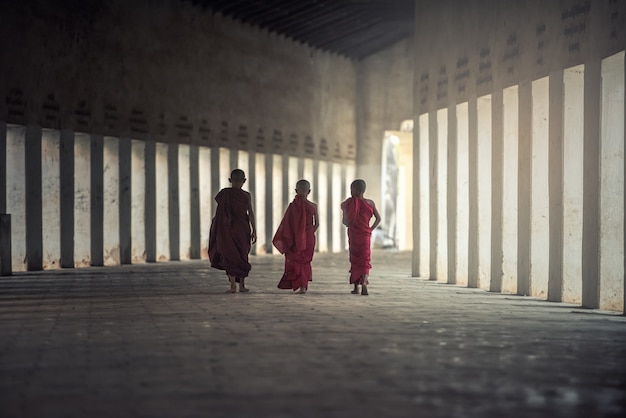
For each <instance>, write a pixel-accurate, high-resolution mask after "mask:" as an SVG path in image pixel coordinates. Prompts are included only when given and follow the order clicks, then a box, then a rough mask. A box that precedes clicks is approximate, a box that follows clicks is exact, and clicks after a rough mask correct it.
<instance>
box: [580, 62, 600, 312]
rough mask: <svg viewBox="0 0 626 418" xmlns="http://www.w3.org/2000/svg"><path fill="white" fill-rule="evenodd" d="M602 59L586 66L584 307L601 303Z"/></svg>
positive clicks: (594, 306)
mask: <svg viewBox="0 0 626 418" xmlns="http://www.w3.org/2000/svg"><path fill="white" fill-rule="evenodd" d="M600 97H601V74H600V60H594V61H591V62H588V63H586V64H585V87H584V103H585V104H584V108H585V116H584V135H585V136H584V142H583V158H584V159H583V167H584V173H585V175H584V177H583V239H582V273H583V274H582V279H583V288H582V306H584V307H586V308H598V307H599V304H600V289H599V287H600V280H599V279H600V251H599V249H600Z"/></svg>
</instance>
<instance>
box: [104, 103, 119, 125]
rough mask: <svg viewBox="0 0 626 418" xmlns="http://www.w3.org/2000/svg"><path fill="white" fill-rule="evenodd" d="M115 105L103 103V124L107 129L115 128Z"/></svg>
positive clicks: (116, 117)
mask: <svg viewBox="0 0 626 418" xmlns="http://www.w3.org/2000/svg"><path fill="white" fill-rule="evenodd" d="M117 120H118V116H117V107H115V106H113V105H110V104H106V105H104V125H105V126H106V127H107V128H109V129H117Z"/></svg>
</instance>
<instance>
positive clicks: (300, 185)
mask: <svg viewBox="0 0 626 418" xmlns="http://www.w3.org/2000/svg"><path fill="white" fill-rule="evenodd" d="M296 190H300V191H303V192H308V191H309V190H311V183H309V182H308V181H307V180H304V179H303V180H298V182H297V183H296Z"/></svg>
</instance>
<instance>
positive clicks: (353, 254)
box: [341, 179, 380, 295]
mask: <svg viewBox="0 0 626 418" xmlns="http://www.w3.org/2000/svg"><path fill="white" fill-rule="evenodd" d="M350 193H351V194H352V197H350V198H348V199H346V200H345V201H344V202H343V203H341V210H342V213H343V216H342V220H343V224H344V225H345V226H347V227H348V247H349V251H350V283H351V284H353V285H354V290H352V292H351V293H353V294H358V293H359V285H360V286H361V288H362V289H361V294H362V295H367V294H368V292H367V285H368V284H369V281H368V277H369V272H370V269H371V268H372V265H371V264H370V257H371V250H370V240H371V237H372V231H373V230H374V229H376V227H377V226H378V224H380V214H379V213H378V210H377V209H376V205H375V204H374V201H372V200H370V199H365V198H364V197H363V194H364V193H365V181H363V180H360V179H359V180H354V181H353V182H352V184H351V185H350ZM372 216H373V217H374V218H375V220H374V223H373V224H372V225H371V226H370V220H371V219H372Z"/></svg>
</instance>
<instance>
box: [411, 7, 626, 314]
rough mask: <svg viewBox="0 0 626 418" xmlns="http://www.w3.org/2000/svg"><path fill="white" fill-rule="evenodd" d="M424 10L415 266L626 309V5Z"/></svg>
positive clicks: (442, 275)
mask: <svg viewBox="0 0 626 418" xmlns="http://www.w3.org/2000/svg"><path fill="white" fill-rule="evenodd" d="M416 8H417V10H416V25H415V28H416V34H415V39H416V41H415V49H414V53H415V90H414V93H415V94H414V106H415V110H416V114H417V116H416V127H415V129H414V141H415V142H416V144H419V145H418V146H416V147H414V149H416V150H417V151H418V153H417V155H415V158H414V161H428V167H420V169H419V170H415V172H414V173H415V174H414V181H413V185H414V190H413V192H414V194H416V195H420V194H421V196H425V195H426V196H428V198H427V199H426V201H424V200H423V199H420V200H417V201H416V204H415V205H414V217H415V218H419V219H420V222H419V223H415V224H414V225H416V227H415V229H414V237H417V238H418V239H419V240H420V241H419V242H416V244H415V246H416V247H417V248H419V247H420V246H421V247H422V249H421V250H414V262H413V266H414V267H413V274H414V275H420V276H427V277H430V278H431V279H434V280H440V281H445V282H449V283H455V282H458V281H459V278H460V277H462V276H466V277H467V285H468V286H471V287H481V288H484V289H486V290H490V291H495V292H505V293H514V294H519V295H532V296H536V297H540V298H544V299H548V300H553V301H563V302H570V303H575V304H580V305H582V306H585V307H590V308H601V309H608V310H615V311H623V310H624V294H625V291H624V289H625V287H624V190H623V182H624V157H623V147H624V117H623V115H624V50H625V49H626V29H625V28H626V3H624V2H621V1H617V0H606V1H604V0H598V1H595V0H590V1H580V0H578V1H576V0H570V1H561V2H539V1H534V0H526V1H476V2H465V1H460V0H448V1H437V2H434V1H432V2H431V1H428V2H416ZM442 109H447V117H446V118H438V117H437V116H438V115H441V111H442ZM421 125H425V128H424V127H422V126H421ZM442 127H443V128H444V129H446V131H447V135H443V136H442V135H438V130H439V129H441V128H442ZM442 141H443V142H446V143H447V146H448V151H447V156H446V158H445V160H442V159H441V156H440V155H438V154H437V150H438V149H441V146H440V143H441V142H442ZM426 144H427V145H426ZM420 152H426V153H428V154H429V157H428V158H425V157H424V156H422V155H420ZM444 161H445V164H443V162H444ZM437 162H438V163H437ZM444 167H445V168H444ZM451 168H452V170H453V171H450V169H451ZM442 170H445V171H446V173H445V174H447V178H446V176H445V175H444V173H442V172H441V171H442ZM455 170H456V171H455ZM609 173H610V174H609ZM442 191H445V192H446V195H447V196H456V198H457V201H458V202H459V203H458V204H463V205H464V206H466V207H467V211H466V210H465V208H461V207H459V206H458V205H457V206H456V207H450V205H449V204H448V205H443V204H442V202H441V200H438V199H437V196H440V195H441V194H442ZM448 201H449V200H448ZM424 217H426V218H427V219H428V221H427V222H428V225H426V226H425V221H424V219H423V218H424ZM441 218H444V219H446V220H447V222H446V223H444V224H442V223H441ZM425 227H427V228H428V230H425ZM442 229H446V232H447V234H442V233H441V231H442ZM426 242H427V248H429V250H424V243H426ZM443 243H445V245H442V244H443ZM449 258H452V260H449ZM442 259H448V263H447V265H448V268H447V269H442V268H441V267H440V266H441V265H442V264H443V263H442ZM426 266H428V267H426ZM450 266H454V267H453V269H452V271H451V269H450V268H449V267H450ZM456 268H460V269H463V270H462V271H456V270H455V269H456ZM463 284H465V283H463Z"/></svg>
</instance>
